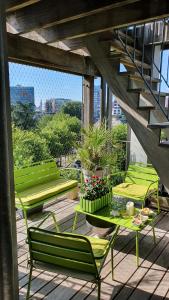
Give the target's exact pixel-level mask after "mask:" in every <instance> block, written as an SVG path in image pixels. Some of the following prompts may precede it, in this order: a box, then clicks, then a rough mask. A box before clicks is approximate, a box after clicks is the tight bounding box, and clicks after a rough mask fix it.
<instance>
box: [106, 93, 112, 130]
mask: <svg viewBox="0 0 169 300" xmlns="http://www.w3.org/2000/svg"><path fill="white" fill-rule="evenodd" d="M106 120H107V122H106V123H107V128H108V129H111V128H112V92H111V90H110V88H109V87H107V108H106Z"/></svg>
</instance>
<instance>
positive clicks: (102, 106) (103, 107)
mask: <svg viewBox="0 0 169 300" xmlns="http://www.w3.org/2000/svg"><path fill="white" fill-rule="evenodd" d="M105 114H106V81H105V79H104V78H103V77H101V97H100V123H103V122H104V121H105V119H106V116H105Z"/></svg>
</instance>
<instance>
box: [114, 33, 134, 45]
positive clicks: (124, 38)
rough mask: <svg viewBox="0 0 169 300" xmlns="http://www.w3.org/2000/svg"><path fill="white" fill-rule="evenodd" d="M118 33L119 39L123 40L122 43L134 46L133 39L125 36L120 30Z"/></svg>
mask: <svg viewBox="0 0 169 300" xmlns="http://www.w3.org/2000/svg"><path fill="white" fill-rule="evenodd" d="M118 33H119V35H120V37H121V39H122V40H124V41H126V40H127V42H128V43H130V44H132V45H134V39H133V38H132V37H131V36H130V35H128V34H127V35H126V34H125V33H124V32H123V31H121V30H119V31H118Z"/></svg>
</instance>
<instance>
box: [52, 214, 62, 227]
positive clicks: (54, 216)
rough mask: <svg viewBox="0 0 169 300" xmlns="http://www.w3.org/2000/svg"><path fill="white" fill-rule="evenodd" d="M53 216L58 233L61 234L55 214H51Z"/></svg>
mask: <svg viewBox="0 0 169 300" xmlns="http://www.w3.org/2000/svg"><path fill="white" fill-rule="evenodd" d="M51 216H52V218H53V222H54V224H55V228H56V232H60V229H59V226H58V224H57V221H56V217H55V214H54V213H53V212H51Z"/></svg>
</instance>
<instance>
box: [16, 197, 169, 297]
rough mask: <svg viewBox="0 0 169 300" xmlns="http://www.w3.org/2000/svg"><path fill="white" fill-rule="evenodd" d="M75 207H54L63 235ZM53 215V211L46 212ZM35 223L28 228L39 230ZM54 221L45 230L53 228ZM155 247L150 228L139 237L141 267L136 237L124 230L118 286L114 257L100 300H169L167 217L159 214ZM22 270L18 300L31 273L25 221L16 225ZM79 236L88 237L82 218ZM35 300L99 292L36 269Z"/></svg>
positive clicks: (117, 254)
mask: <svg viewBox="0 0 169 300" xmlns="http://www.w3.org/2000/svg"><path fill="white" fill-rule="evenodd" d="M76 203H77V202H76V201H72V200H69V199H62V200H60V201H57V202H56V203H55V204H53V205H52V206H51V207H50V210H51V209H52V210H53V211H55V212H56V216H57V219H58V220H59V224H60V228H61V230H62V231H70V230H71V228H72V223H73V218H74V209H73V208H74V205H76ZM48 210H49V208H48ZM36 222H37V218H35V217H34V222H32V221H30V225H36ZM51 224H52V220H48V221H46V223H45V224H44V226H43V227H45V228H48V227H50V228H51V226H52V225H51ZM155 230H156V237H157V243H156V245H155V246H154V244H153V239H152V231H151V227H150V226H147V227H146V228H145V230H144V231H142V234H141V235H140V267H139V268H137V267H136V263H135V239H134V233H133V232H130V231H129V230H124V229H122V230H121V232H120V234H119V236H118V238H117V240H116V244H115V248H114V264H115V271H114V274H115V280H114V281H112V277H111V264H110V255H109V256H108V258H107V260H106V262H105V266H104V268H103V271H102V277H103V278H104V279H103V282H102V293H101V299H103V300H108V299H113V300H114V299H115V300H127V299H128V300H148V299H151V300H160V299H163V300H164V299H169V269H168V268H169V213H166V212H161V213H160V215H159V216H158V217H157V219H156V225H155ZM17 232H18V265H19V287H20V300H21V299H25V295H26V290H27V283H28V273H29V270H28V269H27V257H28V249H27V245H26V243H25V237H26V235H25V226H24V222H23V220H20V219H18V220H17ZM77 232H79V233H85V234H90V233H91V228H90V226H87V225H86V222H85V219H84V216H81V217H80V218H79V220H78V228H77ZM33 276H34V277H33V280H32V287H31V299H48V300H70V299H72V300H83V299H87V300H94V299H96V298H97V297H96V295H97V293H96V290H95V289H94V286H93V285H92V284H91V283H87V282H85V281H82V280H77V279H75V278H71V277H66V276H65V275H61V274H57V273H53V272H48V271H45V272H43V271H42V270H39V269H36V270H35V271H34V272H33Z"/></svg>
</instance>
